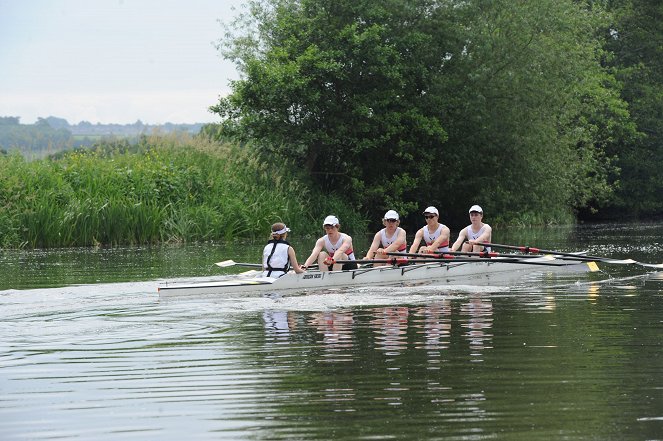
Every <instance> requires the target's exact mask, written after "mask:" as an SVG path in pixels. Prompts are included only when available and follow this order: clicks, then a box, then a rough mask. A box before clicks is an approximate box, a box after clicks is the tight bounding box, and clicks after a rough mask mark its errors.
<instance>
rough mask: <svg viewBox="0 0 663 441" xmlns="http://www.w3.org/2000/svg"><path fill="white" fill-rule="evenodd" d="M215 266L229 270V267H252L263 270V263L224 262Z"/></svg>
mask: <svg viewBox="0 0 663 441" xmlns="http://www.w3.org/2000/svg"><path fill="white" fill-rule="evenodd" d="M214 265H216V266H220V267H221V268H227V267H229V266H235V265H239V266H250V267H253V268H262V263H243V262H235V261H234V260H224V261H223V262H216V263H215V264H214Z"/></svg>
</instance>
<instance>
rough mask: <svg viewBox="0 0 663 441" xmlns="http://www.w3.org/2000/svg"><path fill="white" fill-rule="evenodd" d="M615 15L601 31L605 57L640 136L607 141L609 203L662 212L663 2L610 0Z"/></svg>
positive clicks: (636, 212) (623, 208)
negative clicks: (614, 169)
mask: <svg viewBox="0 0 663 441" xmlns="http://www.w3.org/2000/svg"><path fill="white" fill-rule="evenodd" d="M611 3H612V7H613V9H614V11H615V16H616V20H615V22H614V23H613V26H612V27H611V28H610V29H609V32H607V41H608V43H607V47H608V49H610V50H611V51H612V52H613V53H614V57H613V58H611V59H610V60H608V63H609V65H610V66H611V67H612V68H613V69H614V70H615V72H616V76H617V78H618V79H619V80H621V81H622V82H623V84H624V88H623V93H622V97H623V99H624V100H625V101H627V102H628V104H629V110H630V113H631V115H632V116H633V120H634V121H635V123H636V125H637V129H638V131H639V133H640V135H641V136H640V137H638V138H634V139H631V140H629V142H623V143H619V144H616V145H614V146H613V148H612V152H613V153H614V154H615V155H617V156H618V157H619V161H618V163H617V164H618V166H619V167H620V168H621V170H622V185H621V188H620V189H619V191H618V199H617V201H616V202H615V203H613V204H611V205H610V206H609V208H612V209H613V210H614V211H616V212H617V213H619V214H621V213H624V212H627V213H630V214H631V215H633V216H638V215H646V214H649V215H651V214H659V215H660V214H663V182H662V181H661V179H660V178H659V176H660V168H661V164H663V3H661V2H660V1H658V0H622V1H615V2H611Z"/></svg>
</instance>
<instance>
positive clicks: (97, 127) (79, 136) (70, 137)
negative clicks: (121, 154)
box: [0, 116, 204, 159]
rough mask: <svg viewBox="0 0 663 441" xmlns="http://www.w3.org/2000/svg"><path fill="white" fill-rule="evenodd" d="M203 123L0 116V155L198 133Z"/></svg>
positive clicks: (29, 155) (33, 153) (42, 152)
mask: <svg viewBox="0 0 663 441" xmlns="http://www.w3.org/2000/svg"><path fill="white" fill-rule="evenodd" d="M203 125H204V124H202V123H196V124H173V123H165V124H161V125H149V124H143V123H142V122H141V121H140V120H138V121H136V122H135V123H133V124H99V123H97V124H92V123H90V122H87V121H81V122H79V123H78V124H73V125H71V124H69V123H68V122H67V120H66V119H63V118H57V117H54V116H49V117H48V118H39V119H38V120H37V122H36V123H34V124H21V123H20V118H19V117H0V152H2V151H4V152H8V151H11V150H18V151H20V152H21V153H22V154H23V155H25V156H26V157H27V158H30V159H34V158H42V157H44V156H47V155H49V154H53V153H57V152H61V151H63V150H70V149H73V148H78V147H90V146H92V145H94V144H95V143H96V142H98V141H100V140H101V139H108V140H110V139H113V138H123V139H128V140H133V141H137V140H138V137H139V136H141V135H146V134H151V133H154V132H159V133H162V134H168V133H176V132H179V133H189V134H197V133H199V132H200V130H201V128H202V127H203Z"/></svg>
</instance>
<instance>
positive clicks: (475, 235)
mask: <svg viewBox="0 0 663 441" xmlns="http://www.w3.org/2000/svg"><path fill="white" fill-rule="evenodd" d="M487 225H488V224H483V226H482V227H481V229H479V231H477V232H476V233H475V232H474V231H472V225H468V226H467V239H468V240H477V239H478V238H479V236H481V235H482V234H483V230H484V229H485V228H486V226H487ZM484 248H485V251H490V247H484Z"/></svg>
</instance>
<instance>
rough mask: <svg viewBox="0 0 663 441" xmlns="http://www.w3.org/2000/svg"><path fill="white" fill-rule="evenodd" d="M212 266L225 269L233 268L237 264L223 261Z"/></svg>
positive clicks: (232, 261) (231, 261)
mask: <svg viewBox="0 0 663 441" xmlns="http://www.w3.org/2000/svg"><path fill="white" fill-rule="evenodd" d="M214 265H216V266H220V267H221V268H226V267H229V266H235V265H237V263H236V262H235V261H234V260H224V261H223V262H216V263H215V264H214Z"/></svg>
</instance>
